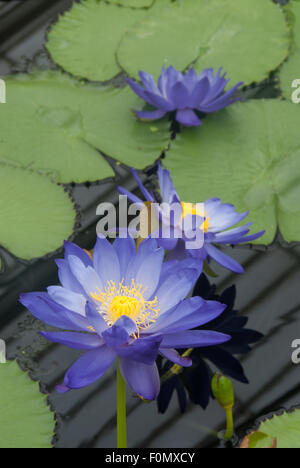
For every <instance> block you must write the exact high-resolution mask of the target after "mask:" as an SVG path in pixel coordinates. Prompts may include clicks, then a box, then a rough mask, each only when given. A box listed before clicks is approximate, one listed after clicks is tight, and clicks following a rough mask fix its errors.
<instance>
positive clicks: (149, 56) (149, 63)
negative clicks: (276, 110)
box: [118, 0, 289, 84]
mask: <svg viewBox="0 0 300 468" xmlns="http://www.w3.org/2000/svg"><path fill="white" fill-rule="evenodd" d="M288 47H289V35H288V26H287V24H286V21H285V18H284V15H283V12H282V10H281V7H279V5H275V4H274V3H273V2H271V1H270V0H239V1H236V0H183V1H175V2H171V1H170V0H160V1H159V2H157V4H156V5H155V7H154V8H153V9H152V10H150V12H149V14H148V15H147V16H145V18H143V19H142V20H141V21H140V22H139V23H136V24H134V26H133V27H132V28H130V30H129V31H128V32H127V33H126V34H125V35H124V37H123V39H122V41H121V44H120V47H119V50H118V60H119V63H120V65H121V66H122V68H123V69H124V70H125V71H126V72H127V73H128V74H129V75H130V76H133V77H137V74H138V71H139V70H146V71H147V72H150V73H153V74H154V75H155V76H156V77H158V75H159V73H160V70H161V67H162V65H166V66H168V65H173V66H174V67H175V68H177V69H179V70H184V69H185V68H186V67H187V66H189V65H191V64H192V63H195V68H196V70H197V71H199V72H200V71H201V70H203V69H204V68H206V67H213V68H216V69H218V68H220V67H221V66H223V68H224V70H226V71H227V72H228V76H229V77H231V79H232V82H239V81H244V82H245V83H248V84H249V83H251V82H253V81H261V80H263V79H264V78H266V77H267V76H268V74H269V72H270V71H271V70H274V69H275V68H277V67H278V66H279V65H280V63H281V62H282V61H283V60H284V59H285V57H286V56H287V54H288Z"/></svg>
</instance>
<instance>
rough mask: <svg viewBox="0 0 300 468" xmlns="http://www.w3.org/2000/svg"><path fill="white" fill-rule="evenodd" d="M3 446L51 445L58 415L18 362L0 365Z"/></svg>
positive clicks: (0, 413) (0, 433)
mask: <svg viewBox="0 0 300 468" xmlns="http://www.w3.org/2000/svg"><path fill="white" fill-rule="evenodd" d="M0 381H1V385H0V398H1V411H0V448H5V449H8V448H26V449H27V448H51V447H52V445H51V441H52V438H53V435H54V425H55V423H54V414H53V413H51V411H50V408H49V406H48V405H47V400H46V396H45V395H42V394H41V393H40V391H39V384H38V383H37V382H33V381H32V380H30V378H29V376H28V374H26V373H25V372H22V371H21V369H20V368H19V366H18V364H17V363H16V362H15V361H10V362H7V363H6V364H0Z"/></svg>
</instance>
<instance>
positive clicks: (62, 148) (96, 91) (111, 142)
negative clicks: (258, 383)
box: [0, 71, 170, 183]
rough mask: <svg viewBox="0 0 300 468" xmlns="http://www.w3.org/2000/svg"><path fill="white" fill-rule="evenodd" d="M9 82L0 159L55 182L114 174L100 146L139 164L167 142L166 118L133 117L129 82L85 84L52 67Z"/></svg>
mask: <svg viewBox="0 0 300 468" xmlns="http://www.w3.org/2000/svg"><path fill="white" fill-rule="evenodd" d="M7 87H8V96H9V102H8V103H7V104H5V105H2V106H0V126H1V145H0V159H5V160H6V159H10V160H12V161H17V162H19V163H21V164H22V165H23V166H30V167H32V168H36V169H39V170H40V169H41V170H43V171H45V172H47V173H51V175H52V178H55V180H56V181H58V182H65V183H68V182H85V181H95V180H99V179H104V178H106V177H110V176H112V175H114V172H113V170H112V169H111V167H110V166H109V165H108V163H107V162H106V160H105V159H104V158H103V157H102V156H101V154H100V153H99V151H102V152H104V153H105V154H107V155H108V156H111V157H113V158H115V159H118V160H120V161H121V162H123V163H125V164H127V165H129V166H131V165H134V166H135V167H137V168H138V169H143V168H144V167H145V166H148V165H150V164H152V163H153V162H154V161H155V160H156V159H157V158H158V157H159V156H160V154H161V152H162V151H163V150H164V149H166V148H167V146H168V143H169V139H170V133H169V123H168V122H167V121H166V120H162V121H159V122H154V123H143V122H139V121H137V119H136V117H135V115H133V113H132V109H138V108H139V107H140V106H141V103H142V101H141V100H140V99H139V98H137V96H136V95H135V94H134V93H133V92H132V91H131V89H130V88H129V87H126V88H124V89H118V88H113V87H107V86H96V85H91V84H86V85H84V84H81V83H80V82H78V81H77V80H75V79H73V78H71V77H69V76H68V75H65V74H63V73H61V72H55V71H52V72H37V73H33V74H31V75H20V76H19V77H17V78H9V79H8V80H7ZM20 106H21V108H22V112H19V110H20ZM98 150H99V151H98Z"/></svg>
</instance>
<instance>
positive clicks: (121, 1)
mask: <svg viewBox="0 0 300 468" xmlns="http://www.w3.org/2000/svg"><path fill="white" fill-rule="evenodd" d="M154 2H155V0H107V3H111V4H112V5H120V6H124V7H130V8H149V7H151V6H152V5H153V3H154Z"/></svg>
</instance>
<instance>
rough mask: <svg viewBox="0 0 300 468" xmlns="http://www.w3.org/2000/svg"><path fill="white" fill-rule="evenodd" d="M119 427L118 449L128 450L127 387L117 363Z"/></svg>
mask: <svg viewBox="0 0 300 468" xmlns="http://www.w3.org/2000/svg"><path fill="white" fill-rule="evenodd" d="M117 426H118V448H127V427H126V387H125V381H124V379H123V376H122V374H121V371H120V366H119V362H117Z"/></svg>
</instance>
